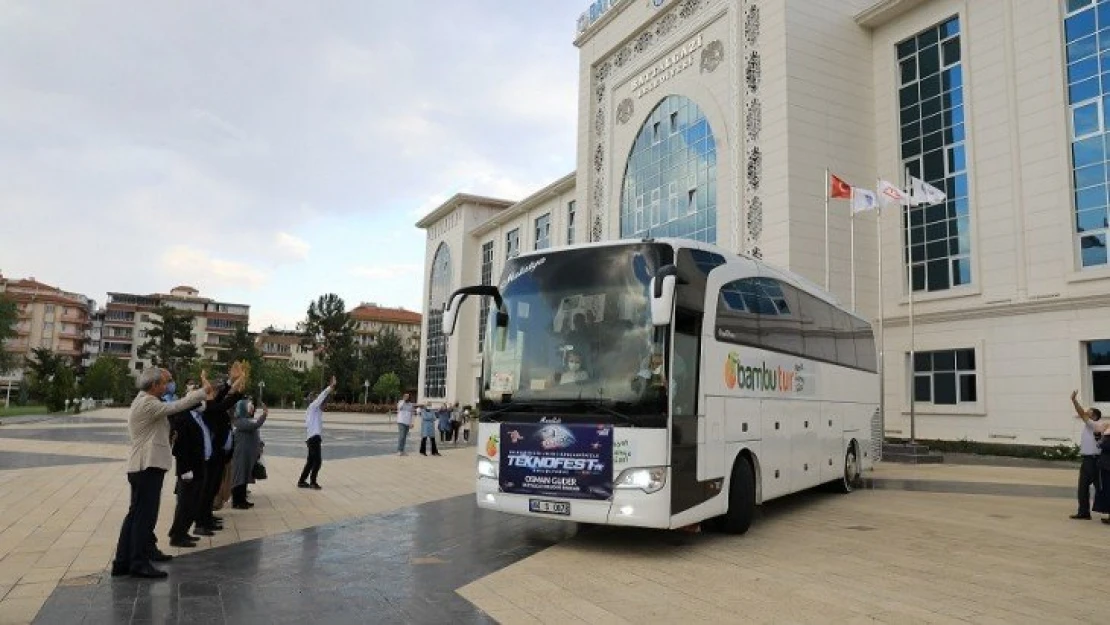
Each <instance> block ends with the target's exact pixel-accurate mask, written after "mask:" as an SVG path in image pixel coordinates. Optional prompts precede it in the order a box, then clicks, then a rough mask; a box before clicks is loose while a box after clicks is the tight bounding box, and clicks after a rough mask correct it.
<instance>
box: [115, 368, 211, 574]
mask: <svg viewBox="0 0 1110 625" xmlns="http://www.w3.org/2000/svg"><path fill="white" fill-rule="evenodd" d="M171 381H172V379H171V376H170V373H169V372H168V371H166V370H165V369H159V368H157V367H148V368H147V369H145V370H144V371H143V372H142V373H141V374H139V380H138V386H139V394H138V395H136V396H135V400H134V401H132V402H131V414H130V415H129V416H128V418H127V429H128V432H129V434H130V436H131V454H130V456H129V457H128V459H127V481H128V483H129V484H130V485H131V505H130V507H129V508H128V509H127V516H126V517H124V519H123V527H121V528H120V533H119V543H117V545H116V558H115V560H114V561H113V562H112V575H126V574H128V573H130V574H131V576H133V577H145V578H150V579H160V578H163V577H166V576H167V574H166V572H165V571H160V570H158V569H156V568H154V566H153V565H152V564H151V563H150V554H151V545H150V537H151V536H153V535H154V524H155V522H156V520H157V518H158V505H159V503H160V500H161V496H162V482H163V479H164V478H165V475H166V471H168V470H169V469H170V466H171V465H170V463H171V462H172V461H173V453H172V452H171V450H170V422H169V417H170V415H173V414H177V413H179V412H181V411H183V410H188V409H190V408H192V407H194V406H198V405H200V403H201V402H202V401H204V398H205V396H206V394H207V392H208V388H207V387H208V386H209V385H208V384H207V381H206V383H205V388H201V389H197V390H195V391H192V392H190V393H189V394H188V395H186V396H185V398H184V399H180V400H178V401H174V402H163V401H162V400H160V399H159V398H160V397H161V396H162V394H163V393H165V392H166V387H167V386H168V385H169V384H170V382H171Z"/></svg>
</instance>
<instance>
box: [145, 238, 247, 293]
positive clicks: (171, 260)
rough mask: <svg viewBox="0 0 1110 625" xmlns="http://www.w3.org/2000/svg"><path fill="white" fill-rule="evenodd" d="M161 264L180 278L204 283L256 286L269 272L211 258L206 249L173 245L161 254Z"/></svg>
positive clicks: (178, 279) (190, 282)
mask: <svg viewBox="0 0 1110 625" xmlns="http://www.w3.org/2000/svg"><path fill="white" fill-rule="evenodd" d="M162 267H163V268H164V269H165V270H166V272H167V273H168V274H169V275H171V276H173V277H174V278H175V279H176V280H177V281H179V282H187V283H189V284H204V285H205V286H223V287H242V288H246V289H249V290H254V289H257V288H259V287H261V286H262V285H263V284H265V282H266V278H267V276H266V274H265V273H264V272H262V271H260V270H258V269H256V268H254V267H251V266H250V265H248V264H246V263H240V262H235V261H229V260H221V259H218V258H212V257H211V256H209V255H208V253H206V252H205V251H203V250H199V249H197V248H194V247H189V246H187V245H174V246H172V247H170V248H169V249H167V250H166V251H165V253H164V254H163V255H162Z"/></svg>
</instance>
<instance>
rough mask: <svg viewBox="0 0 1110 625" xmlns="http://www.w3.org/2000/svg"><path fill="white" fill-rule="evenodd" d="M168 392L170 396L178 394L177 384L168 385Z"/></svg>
mask: <svg viewBox="0 0 1110 625" xmlns="http://www.w3.org/2000/svg"><path fill="white" fill-rule="evenodd" d="M166 392H167V393H169V394H170V395H173V394H175V393H177V384H175V383H174V382H172V381H171V382H170V383H169V384H167V385H166Z"/></svg>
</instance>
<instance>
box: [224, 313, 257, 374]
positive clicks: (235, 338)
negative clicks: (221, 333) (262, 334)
mask: <svg viewBox="0 0 1110 625" xmlns="http://www.w3.org/2000/svg"><path fill="white" fill-rule="evenodd" d="M219 361H220V362H221V363H223V364H225V365H229V364H231V363H233V362H239V361H246V362H247V363H249V364H250V366H251V370H252V371H257V370H258V369H259V367H261V366H262V352H260V351H259V350H258V345H256V344H255V342H254V339H253V338H252V337H251V335H250V332H248V331H247V325H246V324H245V323H240V324H238V325H237V326H235V334H233V335H231V340H230V341H228V342H227V349H225V350H224V351H222V352H220V356H219Z"/></svg>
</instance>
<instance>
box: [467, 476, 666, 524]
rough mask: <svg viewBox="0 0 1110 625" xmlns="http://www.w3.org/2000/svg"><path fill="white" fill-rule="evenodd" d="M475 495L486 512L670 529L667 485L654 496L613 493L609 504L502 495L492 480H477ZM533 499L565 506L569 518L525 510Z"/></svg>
mask: <svg viewBox="0 0 1110 625" xmlns="http://www.w3.org/2000/svg"><path fill="white" fill-rule="evenodd" d="M475 491H476V499H477V503H478V507H479V508H484V509H486V510H496V511H498V512H507V513H509V514H518V515H521V516H530V517H536V518H543V519H555V520H560V519H561V520H564V521H574V522H577V523H595V524H598V525H626V526H630V527H651V528H658V529H667V528H669V527H670V521H671V518H670V503H671V494H670V484H667V486H665V487H664V488H663V489H661V490H659V491H657V492H654V493H645V492H643V491H642V490H631V489H617V490H615V491H613V498H612V499H611V500H593V499H568V498H564V497H544V496H540V495H516V494H510V493H503V492H501V488H500V486H498V484H497V480H493V479H479V480H478V481H477V484H476V488H475ZM533 499H536V500H542V501H549V502H565V503H568V504H569V505H570V514H565V515H563V514H550V513H544V512H533V511H532V510H530V508H529V500H533Z"/></svg>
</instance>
